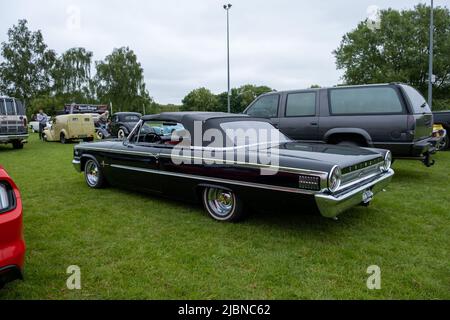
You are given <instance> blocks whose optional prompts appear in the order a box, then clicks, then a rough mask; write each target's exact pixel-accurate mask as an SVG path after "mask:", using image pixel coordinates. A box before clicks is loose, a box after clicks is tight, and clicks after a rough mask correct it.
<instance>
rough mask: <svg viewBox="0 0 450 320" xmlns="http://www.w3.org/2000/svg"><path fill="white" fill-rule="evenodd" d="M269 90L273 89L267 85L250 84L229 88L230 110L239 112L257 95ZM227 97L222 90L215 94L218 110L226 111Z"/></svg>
mask: <svg viewBox="0 0 450 320" xmlns="http://www.w3.org/2000/svg"><path fill="white" fill-rule="evenodd" d="M271 91H273V89H271V88H269V87H267V86H255V85H252V84H246V85H243V86H241V87H239V88H233V89H231V99H230V102H231V103H230V105H231V106H230V107H231V112H232V113H239V112H242V111H244V110H245V108H247V107H248V106H249V105H250V103H252V102H253V100H255V99H256V98H257V97H259V96H260V95H262V94H264V93H267V92H271ZM227 97H228V95H227V92H223V93H221V94H219V95H218V96H217V98H218V100H219V110H220V111H223V112H226V111H227V109H228V107H227Z"/></svg>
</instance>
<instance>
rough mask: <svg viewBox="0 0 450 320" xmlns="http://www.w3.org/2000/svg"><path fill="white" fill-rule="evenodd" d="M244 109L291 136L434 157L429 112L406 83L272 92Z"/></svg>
mask: <svg viewBox="0 0 450 320" xmlns="http://www.w3.org/2000/svg"><path fill="white" fill-rule="evenodd" d="M244 113H246V114H248V115H250V116H253V117H263V118H268V119H270V120H271V121H272V123H273V124H274V125H275V126H276V127H278V128H279V129H280V131H282V132H283V133H284V134H286V135H287V136H289V137H291V138H292V139H295V140H299V141H314V142H324V143H329V144H341V145H353V146H361V147H375V148H382V149H389V150H391V151H392V153H393V156H394V158H396V159H402V158H403V159H418V160H422V161H423V162H424V163H425V164H426V165H427V166H431V165H433V163H434V161H432V160H431V159H430V155H431V154H432V153H434V152H436V150H435V147H434V145H435V143H436V141H434V139H433V138H432V132H433V114H432V113H431V110H430V108H429V106H428V104H427V103H426V101H425V99H424V98H423V96H422V95H421V94H420V93H419V92H418V91H417V90H416V89H414V88H412V87H410V86H408V85H405V84H398V83H392V84H380V85H362V86H345V87H344V86H343V87H333V88H321V89H307V90H294V91H285V92H271V93H268V94H265V95H262V96H260V97H258V98H257V99H256V100H255V101H254V102H253V103H252V104H251V105H250V106H249V107H248V108H247V109H246V110H245V111H244Z"/></svg>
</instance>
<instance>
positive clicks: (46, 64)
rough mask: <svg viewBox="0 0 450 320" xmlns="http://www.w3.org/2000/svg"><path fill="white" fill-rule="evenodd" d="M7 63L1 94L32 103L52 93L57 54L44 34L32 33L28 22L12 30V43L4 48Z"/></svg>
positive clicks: (0, 76) (1, 66)
mask: <svg viewBox="0 0 450 320" xmlns="http://www.w3.org/2000/svg"><path fill="white" fill-rule="evenodd" d="M1 54H2V56H3V58H4V61H3V62H2V63H0V91H1V92H2V93H3V94H7V95H11V96H14V97H16V98H19V99H22V100H23V101H24V102H25V103H28V102H29V101H30V100H31V98H32V97H35V96H38V95H40V94H45V93H49V91H50V88H51V85H52V77H51V72H50V71H51V69H52V68H53V66H54V64H55V61H56V54H55V52H54V51H53V50H49V49H48V48H47V45H46V44H45V43H44V38H43V36H42V33H41V31H40V30H38V31H35V32H32V31H30V30H29V29H28V26H27V20H19V22H18V24H17V25H14V26H13V27H12V28H10V29H9V30H8V40H7V41H6V42H3V43H2V45H1Z"/></svg>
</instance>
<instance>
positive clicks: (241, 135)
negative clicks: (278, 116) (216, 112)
mask: <svg viewBox="0 0 450 320" xmlns="http://www.w3.org/2000/svg"><path fill="white" fill-rule="evenodd" d="M220 127H221V128H222V130H223V131H224V132H225V134H226V136H227V138H228V139H229V140H230V142H232V145H234V146H235V147H242V146H249V145H256V144H267V145H274V144H282V143H286V142H289V141H291V140H290V139H289V138H288V137H286V136H285V135H284V134H282V133H281V132H280V131H279V130H278V129H276V128H275V127H274V126H273V125H271V124H270V123H268V122H264V121H235V122H224V123H221V124H220Z"/></svg>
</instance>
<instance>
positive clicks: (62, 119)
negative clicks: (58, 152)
mask: <svg viewBox="0 0 450 320" xmlns="http://www.w3.org/2000/svg"><path fill="white" fill-rule="evenodd" d="M94 135H95V126H94V119H93V117H92V114H65V115H60V116H56V117H55V119H54V120H53V121H52V122H51V123H50V125H49V126H47V127H46V128H45V129H44V131H43V133H42V138H43V139H44V141H60V142H61V143H66V142H68V141H71V140H83V141H85V142H90V141H93V140H94Z"/></svg>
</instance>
